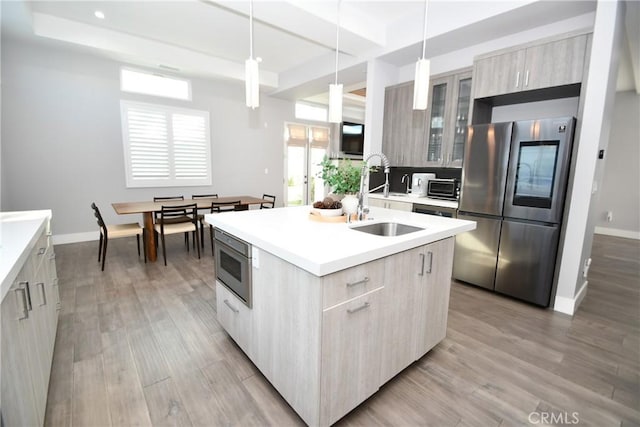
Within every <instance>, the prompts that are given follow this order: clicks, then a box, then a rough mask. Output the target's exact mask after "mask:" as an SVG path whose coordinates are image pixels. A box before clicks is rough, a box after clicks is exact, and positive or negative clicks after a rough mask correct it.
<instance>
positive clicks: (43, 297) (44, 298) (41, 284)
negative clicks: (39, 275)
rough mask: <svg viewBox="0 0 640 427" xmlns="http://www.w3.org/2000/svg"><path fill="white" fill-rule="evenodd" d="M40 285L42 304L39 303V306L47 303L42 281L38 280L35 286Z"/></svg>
mask: <svg viewBox="0 0 640 427" xmlns="http://www.w3.org/2000/svg"><path fill="white" fill-rule="evenodd" d="M38 285H40V286H41V287H42V288H41V289H42V304H40V307H42V306H43V305H47V295H46V291H45V289H44V282H40V283H36V286H38Z"/></svg>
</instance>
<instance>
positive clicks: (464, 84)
mask: <svg viewBox="0 0 640 427" xmlns="http://www.w3.org/2000/svg"><path fill="white" fill-rule="evenodd" d="M429 99H430V100H431V105H430V107H429V109H428V110H427V115H428V117H429V122H428V123H427V125H428V130H427V135H426V150H427V158H426V163H423V164H422V165H421V166H425V165H426V166H435V167H461V166H462V159H463V157H464V143H465V141H466V139H467V125H468V124H469V113H470V110H469V109H470V105H471V71H470V70H468V71H464V72H460V73H456V74H453V75H449V76H446V77H441V78H437V79H433V81H432V83H431V90H430V93H429Z"/></svg>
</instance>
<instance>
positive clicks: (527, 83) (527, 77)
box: [524, 70, 529, 87]
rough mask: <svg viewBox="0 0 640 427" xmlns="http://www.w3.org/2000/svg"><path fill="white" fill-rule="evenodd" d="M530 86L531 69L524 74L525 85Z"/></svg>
mask: <svg viewBox="0 0 640 427" xmlns="http://www.w3.org/2000/svg"><path fill="white" fill-rule="evenodd" d="M527 86H529V70H527V72H526V73H525V74H524V87H527Z"/></svg>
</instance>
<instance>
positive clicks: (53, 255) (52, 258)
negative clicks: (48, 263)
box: [49, 252, 56, 261]
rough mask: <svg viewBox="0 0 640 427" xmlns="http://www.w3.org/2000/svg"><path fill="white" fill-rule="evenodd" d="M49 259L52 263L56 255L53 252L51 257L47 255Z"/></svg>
mask: <svg viewBox="0 0 640 427" xmlns="http://www.w3.org/2000/svg"><path fill="white" fill-rule="evenodd" d="M49 259H50V260H52V261H53V260H54V259H56V254H55V252H54V253H52V254H51V255H49Z"/></svg>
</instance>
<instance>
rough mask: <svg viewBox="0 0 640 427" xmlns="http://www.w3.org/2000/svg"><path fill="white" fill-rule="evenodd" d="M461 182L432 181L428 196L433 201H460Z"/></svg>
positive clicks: (448, 180)
mask: <svg viewBox="0 0 640 427" xmlns="http://www.w3.org/2000/svg"><path fill="white" fill-rule="evenodd" d="M459 194H460V182H459V181H458V180H457V179H430V180H429V184H427V196H428V197H431V198H432V199H443V200H458V195H459Z"/></svg>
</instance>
